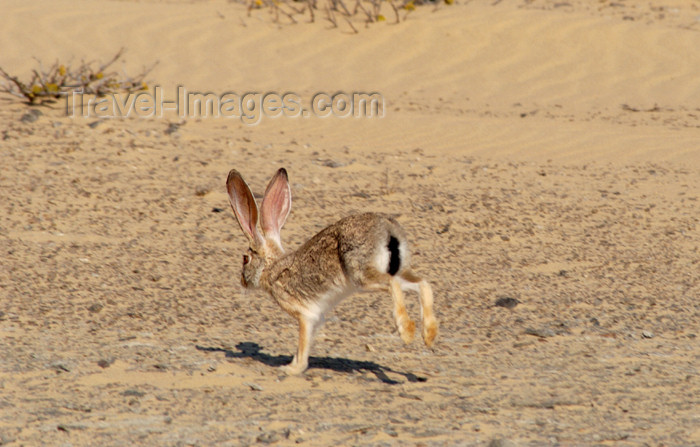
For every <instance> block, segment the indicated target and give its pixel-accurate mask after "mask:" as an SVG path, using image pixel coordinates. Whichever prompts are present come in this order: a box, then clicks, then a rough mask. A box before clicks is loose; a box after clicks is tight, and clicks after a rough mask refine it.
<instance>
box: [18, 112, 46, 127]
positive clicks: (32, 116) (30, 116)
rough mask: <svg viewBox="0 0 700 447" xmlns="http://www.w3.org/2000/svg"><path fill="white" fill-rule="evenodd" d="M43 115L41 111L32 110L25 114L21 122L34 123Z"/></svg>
mask: <svg viewBox="0 0 700 447" xmlns="http://www.w3.org/2000/svg"><path fill="white" fill-rule="evenodd" d="M42 115H43V112H42V111H41V110H39V109H32V110H30V111H29V112H27V113H25V114H24V115H22V118H20V119H19V120H20V121H21V122H23V123H27V124H28V123H33V122H34V121H36V120H38V119H39V117H40V116H42Z"/></svg>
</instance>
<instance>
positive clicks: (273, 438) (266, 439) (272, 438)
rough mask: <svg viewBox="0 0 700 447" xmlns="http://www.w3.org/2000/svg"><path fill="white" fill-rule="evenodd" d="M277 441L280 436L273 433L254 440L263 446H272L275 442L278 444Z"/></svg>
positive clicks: (264, 434)
mask: <svg viewBox="0 0 700 447" xmlns="http://www.w3.org/2000/svg"><path fill="white" fill-rule="evenodd" d="M279 440H280V435H278V434H277V433H275V432H271V433H263V434H261V435H260V436H258V437H257V438H256V441H258V442H261V443H263V444H274V443H275V442H278V441H279Z"/></svg>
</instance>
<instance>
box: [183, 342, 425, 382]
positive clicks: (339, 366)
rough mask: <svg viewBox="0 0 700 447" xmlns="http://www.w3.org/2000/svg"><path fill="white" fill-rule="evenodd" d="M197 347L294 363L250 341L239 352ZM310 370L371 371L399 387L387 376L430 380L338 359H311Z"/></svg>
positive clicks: (269, 363)
mask: <svg viewBox="0 0 700 447" xmlns="http://www.w3.org/2000/svg"><path fill="white" fill-rule="evenodd" d="M195 347H196V348H197V349H198V350H200V351H204V352H223V353H224V354H225V355H226V357H227V358H237V359H241V358H250V359H253V360H257V361H258V362H260V363H263V364H265V365H267V366H274V367H277V366H282V365H286V364H288V363H289V362H291V361H292V356H290V355H270V354H266V353H264V352H262V347H261V346H260V345H258V344H257V343H253V342H249V341H245V342H241V343H238V344H237V345H236V349H237V350H238V352H235V351H233V350H231V349H224V348H214V347H206V346H199V345H197V346H195ZM309 368H310V369H311V368H319V369H329V370H331V371H336V372H345V373H347V372H354V371H369V372H371V373H372V374H374V375H375V376H377V379H379V380H381V381H382V382H384V383H387V384H390V385H397V384H400V383H401V382H399V381H396V380H393V379H392V378H390V377H389V376H388V375H387V373H394V374H399V375H402V376H404V377H405V378H406V380H408V381H409V382H425V381H427V380H428V379H427V378H425V377H419V376H416V375H415V374H412V373H407V372H401V371H395V370H393V369H391V368H389V367H386V366H382V365H379V364H377V363H374V362H363V361H358V360H350V359H344V358H338V357H309Z"/></svg>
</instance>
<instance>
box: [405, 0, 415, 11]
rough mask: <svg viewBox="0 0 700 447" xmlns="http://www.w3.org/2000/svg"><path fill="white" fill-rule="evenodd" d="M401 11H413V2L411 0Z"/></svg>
mask: <svg viewBox="0 0 700 447" xmlns="http://www.w3.org/2000/svg"><path fill="white" fill-rule="evenodd" d="M403 9H405V10H406V11H413V10H414V9H416V5H414V4H413V0H411V1H410V2H408V3H406V4H405V5H403Z"/></svg>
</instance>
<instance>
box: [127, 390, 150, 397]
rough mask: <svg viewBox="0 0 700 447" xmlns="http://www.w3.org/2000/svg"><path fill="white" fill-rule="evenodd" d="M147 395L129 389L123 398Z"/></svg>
mask: <svg viewBox="0 0 700 447" xmlns="http://www.w3.org/2000/svg"><path fill="white" fill-rule="evenodd" d="M145 395H146V393H144V392H143V391H139V390H135V389H129V390H126V391H124V392H123V393H122V396H126V397H143V396H145Z"/></svg>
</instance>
